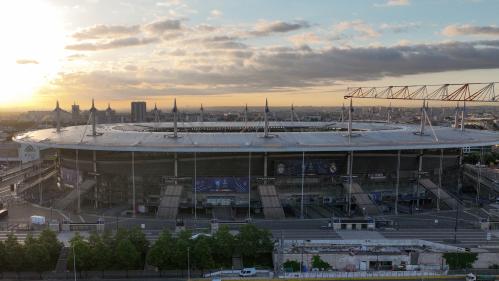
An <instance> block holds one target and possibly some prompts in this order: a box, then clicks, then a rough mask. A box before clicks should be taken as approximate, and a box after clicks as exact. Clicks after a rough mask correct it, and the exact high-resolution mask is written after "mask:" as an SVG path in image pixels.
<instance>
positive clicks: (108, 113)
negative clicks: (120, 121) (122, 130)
mask: <svg viewBox="0 0 499 281" xmlns="http://www.w3.org/2000/svg"><path fill="white" fill-rule="evenodd" d="M111 111H112V109H111V103H107V109H106V117H107V120H106V121H107V123H111Z"/></svg>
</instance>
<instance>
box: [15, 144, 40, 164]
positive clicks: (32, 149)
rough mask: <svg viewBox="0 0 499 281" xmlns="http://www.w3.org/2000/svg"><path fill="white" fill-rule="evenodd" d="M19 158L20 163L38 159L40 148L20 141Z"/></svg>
mask: <svg viewBox="0 0 499 281" xmlns="http://www.w3.org/2000/svg"><path fill="white" fill-rule="evenodd" d="M19 158H20V160H21V162H22V163H27V162H31V161H34V160H38V159H40V149H39V148H38V147H36V146H33V145H30V144H24V143H22V144H21V145H20V146H19Z"/></svg>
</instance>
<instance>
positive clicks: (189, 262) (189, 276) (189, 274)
mask: <svg viewBox="0 0 499 281" xmlns="http://www.w3.org/2000/svg"><path fill="white" fill-rule="evenodd" d="M190 254H191V248H190V247H187V281H189V280H191V257H190Z"/></svg>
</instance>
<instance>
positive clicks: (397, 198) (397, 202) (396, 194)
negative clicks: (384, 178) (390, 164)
mask: <svg viewBox="0 0 499 281" xmlns="http://www.w3.org/2000/svg"><path fill="white" fill-rule="evenodd" d="M399 187H400V150H398V151H397V181H396V183H395V215H398V214H399V209H398V208H399Z"/></svg>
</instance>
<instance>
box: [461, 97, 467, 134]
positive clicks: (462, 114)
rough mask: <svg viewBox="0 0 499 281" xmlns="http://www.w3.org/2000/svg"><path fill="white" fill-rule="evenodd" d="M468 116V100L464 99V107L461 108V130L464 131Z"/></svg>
mask: <svg viewBox="0 0 499 281" xmlns="http://www.w3.org/2000/svg"><path fill="white" fill-rule="evenodd" d="M465 117H466V100H464V101H463V109H462V110H461V131H463V132H464V122H465V120H464V119H465Z"/></svg>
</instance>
